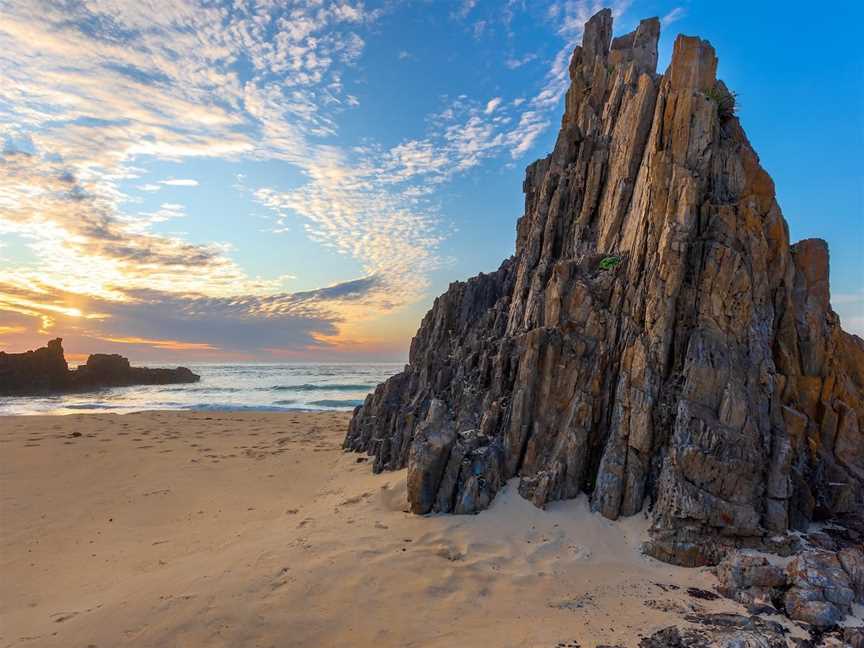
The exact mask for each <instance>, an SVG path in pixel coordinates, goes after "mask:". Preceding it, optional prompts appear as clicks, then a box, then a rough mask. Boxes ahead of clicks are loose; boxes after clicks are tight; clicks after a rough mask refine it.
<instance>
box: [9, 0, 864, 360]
mask: <svg viewBox="0 0 864 648" xmlns="http://www.w3.org/2000/svg"><path fill="white" fill-rule="evenodd" d="M604 6H608V7H610V8H611V9H612V10H613V14H614V16H615V30H614V31H615V34H616V35H619V34H623V33H627V32H629V31H631V30H632V29H634V28H635V26H636V25H637V24H638V21H639V20H640V19H641V18H645V17H650V16H658V17H660V18H661V21H662V35H661V41H660V64H659V66H658V71H661V72H662V71H663V70H665V68H666V66H667V65H668V62H669V57H670V54H671V49H672V44H673V42H674V38H675V36H676V35H677V34H678V33H685V34H690V35H699V36H701V37H703V38H706V39H708V40H710V41H711V43H712V44H713V45H714V47H715V48H716V50H717V53H718V57H719V60H720V64H719V70H718V76H719V77H720V78H722V79H723V80H724V81H725V82H726V84H727V85H728V86H729V87H730V88H732V89H733V90H735V91H736V92H738V97H739V99H738V104H739V118H740V119H741V122H742V124H743V126H744V128H745V130H746V131H747V133H748V136H749V137H750V140H751V142H752V144H753V146H754V148H755V149H756V151H757V152H758V154H759V155H760V158H761V161H762V164H763V166H764V167H765V168H766V169H767V170H768V172H769V173H770V174H771V175H772V177H773V178H774V181H775V183H776V186H777V195H778V201H779V203H780V206H781V208H782V210H783V212H784V215H785V217H786V219H787V220H788V222H789V226H790V235H791V238H792V240H793V241H794V240H799V239H801V238H808V237H814V236H816V237H820V238H824V239H826V240H827V241H828V243H829V247H830V250H831V273H832V275H831V289H832V303H833V305H834V308H835V310H836V311H837V312H838V313H839V314H840V317H841V320H842V322H843V325H844V328H846V330H849V331H852V332H856V333H858V334H859V335H864V176H862V168H864V165H862V162H864V160H862V150H864V54H862V50H861V48H860V38H859V37H860V25H861V24H862V19H864V8H862V3H859V2H839V3H834V4H832V8H831V11H830V12H829V11H821V10H819V9H818V8H817V7H814V5H812V3H809V2H808V3H804V2H800V3H799V2H795V1H792V2H788V1H786V2H752V1H751V2H735V1H727V2H722V3H718V2H708V1H695V0H693V1H689V2H688V1H687V0H671V1H668V2H665V1H664V2H661V1H648V0H644V1H643V0H632V1H628V0H614V1H612V2H595V1H593V0H588V1H582V0H413V1H412V0H377V1H376V0H365V1H360V0H279V1H276V0H226V1H224V2H214V1H206V2H205V1H203V0H62V1H60V0H57V1H54V2H45V1H43V0H0V77H2V79H3V83H2V84H0V350H5V351H12V352H14V351H23V350H26V349H29V348H35V347H37V346H41V345H43V344H44V343H45V341H47V340H48V339H51V338H54V337H63V338H64V347H65V348H66V350H67V356H68V357H69V358H70V359H71V360H73V361H74V360H76V359H78V360H80V359H83V358H84V357H85V356H86V354H88V353H92V352H112V353H122V354H123V355H126V356H128V357H130V358H132V359H143V360H158V361H168V360H171V361H189V362H206V361H213V362H225V361H301V362H302V361H310V362H314V361H345V362H354V361H361V362H365V361H376V360H380V361H402V360H404V359H406V358H407V351H408V345H409V343H410V339H411V336H412V335H413V334H414V332H415V331H416V329H417V326H418V324H419V321H420V319H421V318H422V316H423V314H424V313H425V312H426V311H427V310H428V308H429V307H430V306H431V304H432V301H433V300H434V298H435V296H437V295H438V294H440V293H442V292H443V291H444V290H446V288H447V285H448V284H449V283H450V282H452V281H455V280H459V279H465V278H467V277H469V276H471V275H474V274H476V273H478V272H481V271H487V272H488V271H492V270H495V269H496V268H497V267H498V265H499V264H500V262H501V261H502V260H503V259H504V258H506V257H508V256H510V255H511V254H512V253H513V246H514V239H515V224H516V219H517V218H518V217H519V216H520V215H521V210H522V205H523V198H522V193H521V187H522V176H523V173H524V169H525V167H526V166H527V165H528V164H530V163H531V162H532V161H533V160H535V159H537V158H540V157H543V156H545V155H546V154H547V153H548V152H549V151H550V149H551V148H552V145H553V142H554V138H555V135H556V133H557V125H558V124H559V123H560V117H561V113H562V110H563V93H564V91H565V90H566V82H567V63H568V61H569V56H570V53H571V52H572V48H573V46H574V45H576V44H578V43H579V42H580V40H581V34H582V25H583V23H584V21H585V20H587V18H589V17H590V16H591V15H592V14H593V13H595V12H596V11H598V10H599V9H601V8H602V7H604Z"/></svg>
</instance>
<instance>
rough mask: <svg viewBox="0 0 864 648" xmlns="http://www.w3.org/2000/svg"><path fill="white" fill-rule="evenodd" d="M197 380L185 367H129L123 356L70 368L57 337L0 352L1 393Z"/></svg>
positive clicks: (93, 357) (96, 358) (89, 360)
mask: <svg viewBox="0 0 864 648" xmlns="http://www.w3.org/2000/svg"><path fill="white" fill-rule="evenodd" d="M200 379H201V377H200V376H199V375H197V374H194V373H192V372H191V371H190V370H189V369H187V368H186V367H177V368H176V369H150V368H148V367H132V366H131V365H130V364H129V360H127V359H126V358H124V357H123V356H120V355H116V354H112V355H108V354H104V353H95V354H93V355H91V356H90V357H89V358H87V364H85V365H82V366H80V367H78V368H77V369H75V370H71V371H70V369H69V366H68V365H67V363H66V358H65V356H64V354H63V341H62V340H61V339H59V338H58V339H56V340H51V341H50V342H49V343H48V345H47V346H45V347H42V348H40V349H36V350H35V351H27V352H25V353H4V352H3V351H0V396H10V395H31V394H40V393H51V392H64V391H85V390H89V389H101V388H103V387H128V386H131V385H168V384H172V383H192V382H198V381H199V380H200Z"/></svg>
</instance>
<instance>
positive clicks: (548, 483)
mask: <svg viewBox="0 0 864 648" xmlns="http://www.w3.org/2000/svg"><path fill="white" fill-rule="evenodd" d="M659 35H660V23H659V21H658V20H657V19H656V18H653V19H649V20H643V21H642V22H641V23H640V25H639V27H638V29H636V31H634V32H633V33H630V34H627V35H626V36H621V37H618V38H614V39H613V38H612V15H611V13H610V12H609V11H608V10H604V11H601V12H600V13H598V14H597V15H595V16H594V17H593V18H591V20H590V21H589V22H588V23H587V24H586V26H585V31H584V37H583V41H582V46H581V47H577V48H576V49H575V51H574V53H573V58H572V61H571V63H570V79H571V84H570V88H569V90H568V92H567V95H566V105H565V112H564V117H563V119H562V123H561V130H560V133H559V135H558V139H557V143H556V145H555V149H554V151H553V152H552V153H551V155H549V156H548V157H546V158H544V159H542V160H538V161H537V162H535V163H533V164H532V165H530V166H529V167H528V169H527V172H526V177H525V182H524V192H525V212H524V215H523V216H522V217H521V218H520V219H519V222H518V225H517V232H516V253H515V255H514V256H512V257H511V258H509V259H507V260H506V261H504V263H503V264H502V265H501V267H500V268H499V269H498V271H497V272H494V273H492V274H481V275H479V276H477V277H474V278H472V279H469V280H468V281H466V282H457V283H454V284H452V285H451V286H450V287H449V289H448V290H447V292H446V293H444V294H443V295H441V296H440V297H438V298H437V299H436V300H435V304H434V306H433V307H432V310H430V311H429V313H427V315H426V316H425V317H424V319H423V322H422V323H421V325H420V329H419V331H418V332H417V335H416V337H415V338H414V340H413V341H412V344H411V351H410V360H409V364H408V365H407V366H406V367H405V370H404V371H403V372H402V373H400V374H398V375H396V376H394V377H392V378H391V379H390V380H388V381H387V382H386V383H383V384H382V385H379V386H378V388H377V389H376V390H375V392H374V393H373V394H370V395H369V397H368V398H367V399H366V401H365V403H364V404H363V405H362V406H361V407H359V408H358V409H357V410H356V411H355V414H354V418H353V420H352V421H351V424H350V428H349V431H348V435H347V437H346V439H345V448H346V449H349V450H354V451H358V452H367V453H369V454H370V455H372V456H374V470H376V471H381V470H393V469H398V468H403V467H405V466H407V467H408V484H409V500H410V504H411V508H412V510H413V511H414V512H416V513H427V512H430V511H436V512H454V513H470V512H476V511H479V510H481V509H483V508H485V507H487V506H488V505H489V503H490V502H491V501H492V499H493V498H494V497H495V493H496V492H497V491H498V490H499V489H500V488H501V486H502V485H503V484H504V482H505V481H506V480H508V479H510V478H512V477H517V476H518V477H519V491H520V493H521V494H522V495H523V496H524V497H526V498H528V499H529V500H531V501H532V502H534V503H535V504H536V505H538V506H543V505H544V504H545V503H546V502H549V501H550V500H556V499H564V498H572V497H575V496H577V495H578V494H579V493H583V492H584V493H587V494H589V496H590V498H591V503H592V507H593V508H594V510H596V511H597V512H599V513H600V514H602V515H603V516H605V517H607V518H610V519H616V518H618V517H619V516H628V515H633V514H635V513H638V512H639V511H641V510H642V509H643V508H646V507H647V508H649V509H650V510H651V514H652V516H653V526H652V530H651V538H650V541H649V543H648V545H647V548H648V551H649V552H650V553H651V554H652V555H654V556H656V557H658V558H660V559H662V560H666V561H669V562H673V563H677V564H684V565H700V564H709V563H716V562H717V561H719V560H720V559H721V558H722V557H723V556H724V555H725V553H726V552H727V551H728V550H729V549H730V548H731V547H760V546H764V545H765V544H766V543H767V542H769V541H770V539H771V538H772V537H776V536H778V535H782V534H783V533H784V532H786V531H788V530H790V529H800V528H803V527H804V526H805V525H807V524H808V523H809V522H810V521H811V520H816V519H826V518H830V517H832V516H834V515H840V514H848V513H851V512H854V511H855V510H857V509H858V508H859V507H861V505H862V498H864V439H862V422H864V402H862V401H864V342H862V340H861V339H860V338H858V337H856V336H852V335H849V334H847V333H845V332H843V331H842V330H841V328H840V325H839V320H838V318H837V316H836V314H835V313H834V312H833V311H832V310H831V306H830V303H829V291H828V250H827V247H826V244H825V243H824V242H823V241H821V240H816V239H811V240H806V241H801V242H799V243H797V244H795V245H790V244H789V233H788V227H787V224H786V222H785V220H784V219H783V215H782V213H781V212H780V208H779V207H778V205H777V201H776V200H775V196H774V184H773V182H772V180H771V178H770V177H769V176H768V174H767V173H766V172H765V170H764V169H762V167H761V166H760V165H759V159H758V157H757V155H756V153H755V152H754V151H753V149H752V148H751V146H750V143H749V142H748V140H747V137H746V135H745V134H744V132H743V130H742V128H741V125H740V124H739V122H738V119H737V118H736V116H735V109H734V104H735V97H734V94H733V93H731V92H730V91H729V90H728V89H727V88H726V86H725V85H724V84H723V82H722V81H719V80H717V78H716V70H717V57H716V56H715V53H714V48H713V47H711V45H710V44H709V43H708V42H707V41H704V40H701V39H699V38H695V37H689V36H678V38H677V40H676V41H675V47H674V53H673V56H672V62H671V64H670V66H669V69H668V70H667V71H666V73H665V74H663V75H658V74H657V73H656V65H657V41H658V38H659Z"/></svg>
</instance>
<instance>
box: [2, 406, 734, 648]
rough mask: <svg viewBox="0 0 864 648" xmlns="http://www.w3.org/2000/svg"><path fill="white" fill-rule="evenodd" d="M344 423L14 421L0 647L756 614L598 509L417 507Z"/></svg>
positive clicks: (513, 632) (8, 444)
mask: <svg viewBox="0 0 864 648" xmlns="http://www.w3.org/2000/svg"><path fill="white" fill-rule="evenodd" d="M348 418H349V415H348V414H344V413H300V412H298V413H178V412H145V413H137V414H128V415H122V416H121V415H114V414H104V415H103V414H88V415H73V416H54V417H48V416H45V417H41V416H31V417H5V418H0V442H2V446H0V497H2V500H0V502H2V507H0V514H2V517H0V565H2V567H0V569H2V574H3V578H2V584H0V646H3V647H7V646H10V647H11V646H22V647H35V646H63V647H79V646H80V647H81V648H92V647H94V646H95V647H98V648H106V647H110V646H119V645H124V646H160V647H166V646H261V647H266V646H273V647H284V646H378V647H383V646H484V647H495V648H498V647H506V646H514V647H515V646H548V647H549V648H552V647H555V646H561V645H564V646H576V645H579V646H582V647H583V648H585V647H589V646H596V645H598V644H618V645H622V646H633V645H636V644H637V643H638V640H639V637H640V636H642V635H647V634H650V632H651V631H653V630H655V629H657V628H660V627H663V626H665V625H670V624H673V623H677V624H679V625H683V624H684V622H683V621H682V616H683V614H685V613H686V612H688V611H693V610H699V609H704V610H707V611H721V610H740V608H739V607H738V606H737V605H736V604H734V603H732V602H730V601H727V600H722V599H721V600H702V599H700V598H698V597H694V596H693V595H691V594H688V592H687V589H688V588H699V589H711V588H712V587H713V585H714V583H715V580H714V577H713V575H712V574H711V573H710V572H709V571H707V570H700V569H689V570H688V569H682V568H676V567H672V566H669V565H666V564H663V563H659V562H657V561H654V560H652V559H648V558H645V557H643V556H641V554H640V553H639V551H638V546H639V543H640V540H641V538H642V537H643V536H644V532H645V529H646V527H647V521H646V520H645V519H644V518H641V517H639V516H637V517H634V518H629V519H627V520H623V521H619V522H617V523H614V522H610V521H608V520H605V519H603V518H602V517H600V516H598V515H592V514H591V513H590V512H589V511H588V506H587V503H586V501H585V500H584V499H579V500H575V501H569V502H560V503H555V504H552V505H551V506H549V508H548V509H547V510H546V511H542V510H539V509H537V508H535V507H533V506H532V505H531V504H529V503H528V502H526V501H525V500H523V499H522V498H520V497H519V496H518V494H516V492H515V484H510V485H508V487H507V488H506V490H505V491H504V493H503V494H502V495H500V496H499V497H498V498H497V499H496V501H495V502H494V504H493V506H492V507H491V508H490V509H489V510H487V511H484V512H482V513H480V514H479V515H474V516H432V517H419V516H414V515H410V514H408V513H406V512H405V508H406V499H405V497H406V496H405V473H404V471H401V472H397V473H387V474H381V475H373V474H371V470H370V468H369V465H368V463H366V462H365V461H363V460H362V459H361V458H360V457H358V455H354V454H346V453H343V452H342V451H341V449H340V444H341V441H342V438H343V435H344V431H345V428H346V425H347V422H348Z"/></svg>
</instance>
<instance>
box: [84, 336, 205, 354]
mask: <svg viewBox="0 0 864 648" xmlns="http://www.w3.org/2000/svg"><path fill="white" fill-rule="evenodd" d="M98 339H100V340H105V341H106V342H116V343H117V344H146V345H149V346H152V347H155V348H157V349H167V350H169V351H218V350H219V348H218V347H215V346H213V345H212V344H207V343H206V342H182V341H180V340H151V339H148V338H140V337H100V338H98Z"/></svg>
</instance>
